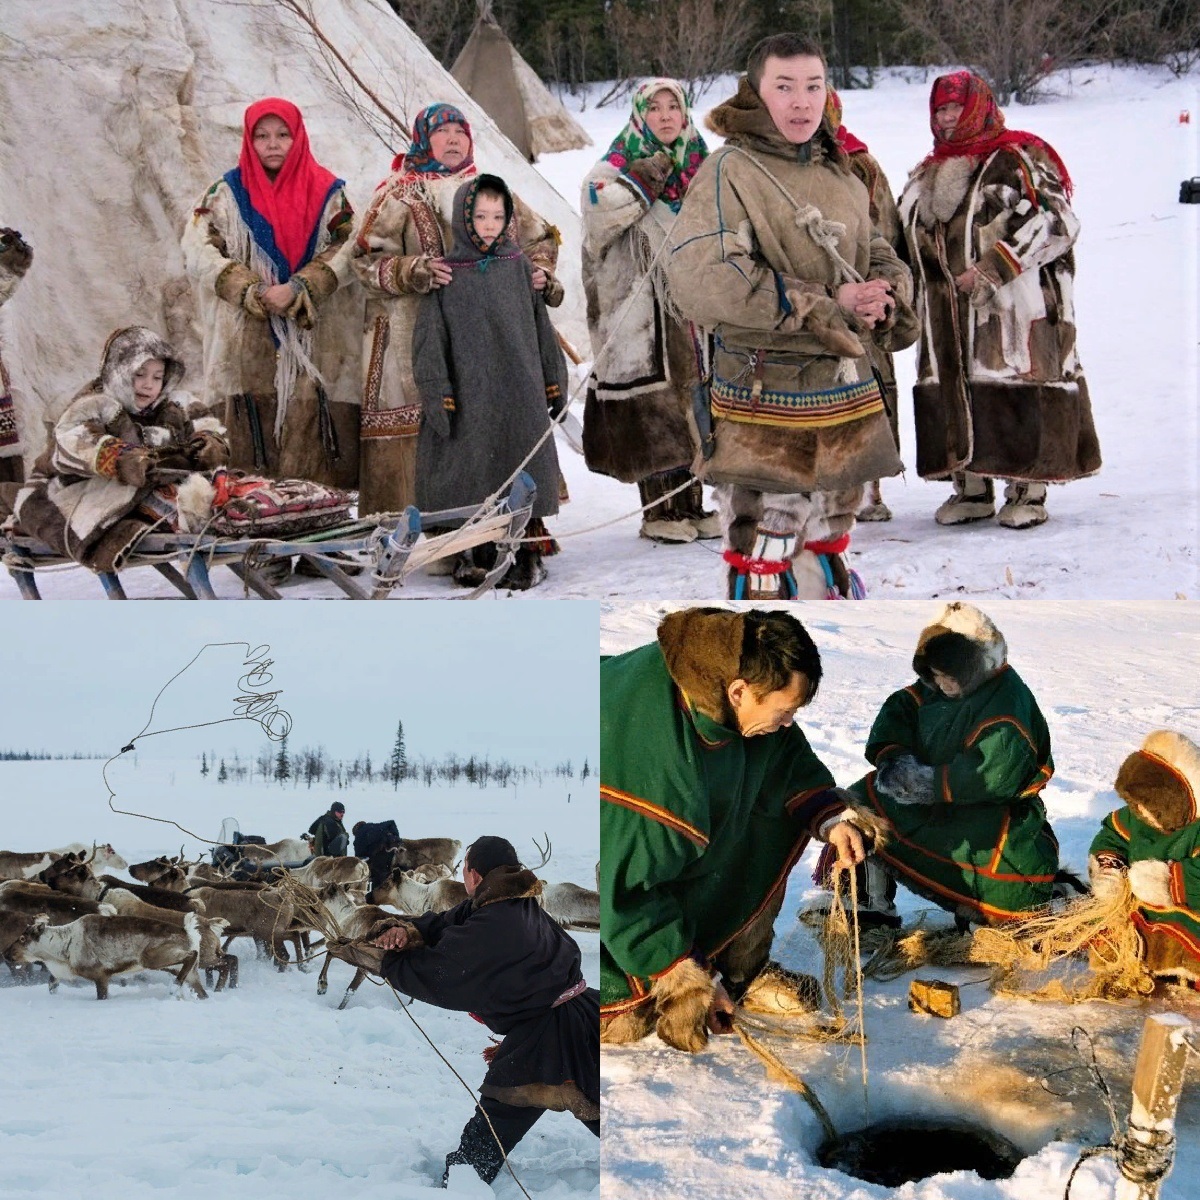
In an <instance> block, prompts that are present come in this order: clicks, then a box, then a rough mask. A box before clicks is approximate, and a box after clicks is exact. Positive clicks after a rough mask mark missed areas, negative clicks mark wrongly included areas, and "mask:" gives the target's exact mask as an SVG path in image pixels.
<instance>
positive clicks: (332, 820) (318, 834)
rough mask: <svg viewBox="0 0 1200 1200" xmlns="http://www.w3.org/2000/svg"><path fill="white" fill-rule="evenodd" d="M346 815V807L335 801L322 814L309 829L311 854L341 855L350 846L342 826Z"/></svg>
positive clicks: (348, 837)
mask: <svg viewBox="0 0 1200 1200" xmlns="http://www.w3.org/2000/svg"><path fill="white" fill-rule="evenodd" d="M345 815H346V806H345V805H344V804H343V803H342V802H341V801H340V800H335V801H334V802H333V803H332V804H331V805H330V806H329V811H328V812H326V813H322V814H321V815H320V816H319V817H318V818H317V819H316V820H315V821H314V822H313V823H312V824H311V825H310V826H309V827H308V832H309V836H310V837H311V838H312V839H313V853H314V854H317V855H321V854H333V855H339V856H340V855H343V854H345V853H346V848H347V847H348V846H349V845H350V835H349V834H348V833H347V832H346V827H345V825H343V824H342V817H344V816H345Z"/></svg>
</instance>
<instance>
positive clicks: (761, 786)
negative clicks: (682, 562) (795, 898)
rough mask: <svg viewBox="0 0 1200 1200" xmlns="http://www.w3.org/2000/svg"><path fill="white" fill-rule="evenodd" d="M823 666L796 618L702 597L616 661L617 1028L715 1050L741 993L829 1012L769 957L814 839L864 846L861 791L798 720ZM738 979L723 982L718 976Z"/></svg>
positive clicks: (612, 793)
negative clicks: (791, 883)
mask: <svg viewBox="0 0 1200 1200" xmlns="http://www.w3.org/2000/svg"><path fill="white" fill-rule="evenodd" d="M820 678H821V660H820V656H819V654H818V653H817V648H816V646H815V645H814V644H813V641H812V639H811V638H810V637H809V635H808V633H807V631H806V630H805V629H804V627H803V626H802V625H801V624H800V622H799V621H797V620H796V619H795V618H794V617H792V616H790V615H789V614H787V613H785V612H760V611H757V610H750V611H744V612H729V611H726V610H723V609H714V608H700V609H685V610H683V611H681V612H674V613H671V614H670V615H669V616H667V617H666V618H664V620H663V621H662V623H661V624H660V625H659V627H658V637H657V640H656V641H655V642H654V643H652V644H651V645H648V646H642V647H640V648H639V649H637V650H633V651H630V652H629V653H628V654H622V655H619V656H617V657H614V658H609V659H607V660H606V661H605V662H604V663H603V664H602V665H601V668H600V764H601V766H600V799H601V804H600V839H601V841H600V844H601V856H600V943H601V944H600V969H601V982H600V1001H601V1040H602V1041H605V1042H608V1043H610V1044H611V1043H618V1042H631V1041H636V1040H638V1039H639V1038H642V1037H644V1036H646V1035H647V1034H648V1033H650V1032H652V1031H654V1032H657V1033H658V1035H659V1037H661V1038H662V1039H663V1040H664V1041H665V1042H667V1043H668V1044H669V1045H671V1046H674V1047H676V1048H678V1049H681V1050H689V1051H694V1050H699V1049H701V1048H702V1047H703V1046H704V1045H705V1044H706V1043H707V1039H708V1033H709V1032H710V1031H712V1032H717V1031H721V1030H723V1029H727V1028H728V1026H729V1021H728V1017H729V1014H731V1013H732V1011H733V1001H735V1000H736V1001H740V1002H741V1003H742V1004H743V1005H745V1006H747V1007H755V1008H759V1009H766V1010H769V1011H774V1012H795V1011H798V1010H805V1009H810V1008H812V1007H813V998H814V996H813V989H811V988H809V987H807V986H806V983H807V984H811V983H813V982H814V981H811V980H808V981H806V980H805V979H804V977H800V976H796V975H793V974H792V973H791V972H788V971H785V970H784V969H783V968H782V967H779V966H778V965H777V964H775V963H772V962H770V961H769V959H768V954H769V951H770V947H771V940H772V933H773V926H774V921H775V917H776V915H777V914H778V912H779V909H780V906H781V905H782V903H783V894H784V889H785V887H786V884H787V878H788V874H789V872H790V871H791V869H792V867H793V866H794V865H795V864H796V862H797V860H798V859H799V857H800V855H801V854H802V853H803V851H804V848H805V846H806V845H807V844H808V841H809V839H810V838H812V837H817V838H821V839H823V840H825V841H828V842H829V843H830V844H831V845H833V846H835V847H836V848H837V852H838V858H839V862H840V863H841V864H843V865H845V866H847V867H849V866H851V865H852V864H854V863H857V862H860V861H861V860H862V858H863V842H862V836H861V834H860V833H859V831H858V830H857V829H855V828H854V827H853V826H852V824H851V823H850V822H849V821H848V820H847V819H846V818H847V817H848V816H849V815H850V813H849V809H848V807H847V805H846V803H845V793H842V792H840V790H839V789H837V788H835V787H834V786H833V777H832V775H830V773H829V771H828V770H827V769H826V768H825V766H824V765H823V764H822V763H821V762H820V760H819V759H818V758H817V756H816V755H815V754H814V753H813V751H812V749H811V747H810V746H809V744H808V742H807V740H806V739H805V737H804V734H803V733H802V732H801V731H800V729H799V728H797V726H796V725H794V724H793V718H794V716H795V714H796V711H797V709H799V708H800V707H802V706H803V705H805V704H807V703H809V701H811V700H812V698H813V696H814V695H815V694H816V690H817V685H818V683H819V682H820ZM717 973H720V974H721V976H722V977H723V983H718V982H717V981H716V978H715V976H716V975H717Z"/></svg>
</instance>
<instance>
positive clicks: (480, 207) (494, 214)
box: [471, 196, 504, 246]
mask: <svg viewBox="0 0 1200 1200" xmlns="http://www.w3.org/2000/svg"><path fill="white" fill-rule="evenodd" d="M471 226H472V228H473V229H474V230H475V234H476V236H477V237H478V238H479V240H480V241H481V242H483V244H484V245H485V246H490V245H491V244H492V243H493V242H494V241H495V240H496V239H497V238H498V237H499V236H500V235H501V234H502V233H503V232H504V201H503V200H501V199H500V197H499V196H476V197H475V208H474V211H473V212H472V213H471Z"/></svg>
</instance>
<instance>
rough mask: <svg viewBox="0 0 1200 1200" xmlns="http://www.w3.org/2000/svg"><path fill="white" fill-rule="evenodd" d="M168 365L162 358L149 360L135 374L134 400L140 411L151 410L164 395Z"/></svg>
mask: <svg viewBox="0 0 1200 1200" xmlns="http://www.w3.org/2000/svg"><path fill="white" fill-rule="evenodd" d="M166 377H167V364H166V363H165V362H163V360H162V359H161V358H148V359H146V361H145V362H144V363H142V365H141V366H140V367H138V369H137V370H136V371H134V373H133V399H134V403H136V404H137V406H138V408H139V409H146V408H149V407H150V406H151V405H152V404H153V403H154V402H155V401H156V400H157V399H158V398H159V396H161V395H162V390H163V380H165V379H166Z"/></svg>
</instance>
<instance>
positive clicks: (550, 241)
mask: <svg viewBox="0 0 1200 1200" xmlns="http://www.w3.org/2000/svg"><path fill="white" fill-rule="evenodd" d="M475 170H476V168H475V158H474V144H473V141H472V138H471V127H470V125H468V124H467V119H466V117H465V116H463V114H462V112H461V111H459V109H457V108H455V107H454V106H453V105H451V104H431V105H429V106H428V107H427V108H423V109H422V110H421V111H420V112H419V113H418V114H417V116H416V118H415V120H414V121H413V128H412V141H411V143H410V145H409V147H408V149H407V150H406V151H405V153H404V154H400V155H397V156H396V158H395V160H394V161H393V162H392V173H391V174H390V175H389V176H388V177H387V178H386V179H385V180H384V181H383V182H382V183H381V184H380V185H379V187H378V188H376V190H375V198H374V199H373V200H372V201H371V205H370V207H369V208H368V209H367V211H366V212H365V213H364V214H363V216H362V220H361V221H360V223H359V225H358V227H357V229H356V230H355V234H354V241H353V245H352V249H351V261H352V266H353V269H354V271H355V274H356V275H357V276H358V278H359V280H360V281H361V283H362V285H363V287H365V288H366V290H367V297H368V299H367V312H366V327H365V335H364V337H365V340H364V344H363V354H364V361H363V372H364V384H363V414H362V464H361V468H360V475H361V483H360V489H359V503H358V507H359V512H360V513H372V512H398V511H400V510H401V509H403V508H404V507H405V506H406V505H409V504H415V503H416V469H417V433H418V431H419V429H420V424H421V398H420V395H419V394H418V391H417V385H416V382H415V380H414V379H413V364H412V339H413V327H414V326H415V324H416V320H417V312H418V309H419V307H420V300H421V297H422V296H424V295H426V294H427V293H429V292H430V291H433V290H435V289H437V288H439V287H441V286H442V285H443V284H445V283H447V282H448V281H449V279H450V277H451V268H450V267H448V266H447V265H446V261H445V254H446V252H447V251H448V250H449V248H450V240H451V239H450V226H451V219H452V215H453V206H454V193H455V192H456V191H457V190H458V187H459V185H460V184H461V183H462V182H463V181H464V180H465V179H466V178H467V177H468V176H471V175H474V174H475ZM513 207H514V210H515V217H514V222H513V228H511V229H510V230H509V231H508V235H509V236H510V237H511V238H512V240H513V241H514V242H516V244H517V245H518V246H519V247H520V248H521V250H522V251H523V252H524V253H525V255H526V256H527V257H528V258H529V261H530V262H531V263H532V264H533V267H534V276H533V282H534V287H535V288H536V289H537V290H538V291H540V292H541V293H542V295H543V297H544V298H545V301H546V303H547V304H548V305H550V306H551V307H554V306H556V305H559V304H561V303H562V299H563V289H562V285H561V284H560V283H559V282H558V281H557V280H556V279H555V278H554V265H555V263H556V262H557V260H558V244H559V241H560V238H559V234H558V230H557V229H555V228H554V227H553V226H552V225H549V224H547V223H546V222H545V221H543V220H542V218H541V217H539V216H538V215H537V214H536V213H534V212H533V211H532V210H531V209H529V208H528V207H527V206H526V205H525V204H523V203H522V201H521V200H520V198H519V197H515V196H514V197H513ZM526 533H527V535H528V536H530V537H535V536H537V537H541V536H544V533H545V531H544V526H543V525H542V523H541V521H540V520H538V519H535V520H533V521H531V522H530V523H529V526H528V527H527V529H526Z"/></svg>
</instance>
